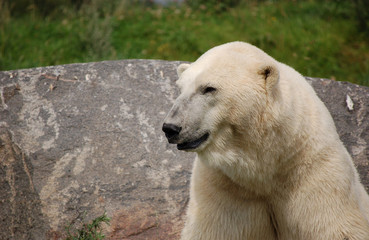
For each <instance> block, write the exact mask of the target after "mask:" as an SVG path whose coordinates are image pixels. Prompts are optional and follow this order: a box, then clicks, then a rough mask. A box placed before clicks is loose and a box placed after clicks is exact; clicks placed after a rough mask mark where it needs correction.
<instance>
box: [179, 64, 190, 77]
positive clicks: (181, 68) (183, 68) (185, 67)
mask: <svg viewBox="0 0 369 240" xmlns="http://www.w3.org/2000/svg"><path fill="white" fill-rule="evenodd" d="M189 66H190V64H188V63H182V64H181V65H179V66H178V68H177V75H178V77H180V76H181V75H182V73H183V72H184V71H185V70H186V69H187V68H188V67H189Z"/></svg>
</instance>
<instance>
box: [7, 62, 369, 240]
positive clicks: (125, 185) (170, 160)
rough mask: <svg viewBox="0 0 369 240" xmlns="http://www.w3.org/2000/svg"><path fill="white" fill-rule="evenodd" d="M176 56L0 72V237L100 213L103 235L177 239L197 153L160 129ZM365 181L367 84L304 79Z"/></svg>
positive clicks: (50, 234)
mask: <svg viewBox="0 0 369 240" xmlns="http://www.w3.org/2000/svg"><path fill="white" fill-rule="evenodd" d="M178 65H179V62H167V61H158V60H123V61H109V62H99V63H86V64H71V65H64V66H53V67H43V68H33V69H24V70H16V71H6V72H0V94H1V95H0V239H17V240H18V239H37V240H39V239H40V240H42V239H63V237H64V236H65V235H63V234H64V233H65V231H64V228H65V226H67V225H68V224H70V223H71V222H79V221H80V220H81V219H82V218H83V216H85V217H84V218H85V221H88V220H91V219H93V218H95V217H97V216H100V215H102V214H103V213H104V211H106V213H107V215H108V216H110V217H111V218H112V220H111V224H110V226H106V227H105V233H106V236H107V239H132V240H133V239H135V240H138V239H151V240H152V239H178V236H179V233H180V230H181V228H182V224H183V221H182V216H183V214H184V211H185V209H186V204H187V201H188V187H189V178H190V171H191V165H192V160H193V158H194V154H190V153H183V152H179V151H177V150H176V149H175V146H171V145H169V144H168V143H167V141H166V139H165V137H164V135H163V134H162V132H161V124H162V120H163V119H164V117H165V114H166V112H167V111H168V110H169V109H170V107H171V105H172V103H173V101H174V99H175V98H176V96H177V94H178V92H177V89H176V87H175V83H174V82H175V80H176V67H177V66H178ZM308 81H309V82H310V83H311V84H312V85H313V87H314V88H315V90H316V91H317V93H318V95H319V96H320V97H321V99H322V100H323V101H324V102H325V103H326V105H327V107H328V109H329V110H330V111H331V113H332V115H333V118H334V120H335V122H336V125H337V128H338V132H339V134H340V136H341V139H342V141H343V142H344V143H345V145H346V146H347V148H348V150H349V152H350V153H351V155H352V156H353V159H354V161H355V163H356V165H357V167H358V170H359V172H360V174H361V177H362V181H363V183H364V184H365V185H366V187H367V189H368V187H369V88H367V87H362V86H357V85H353V84H350V83H345V82H335V81H331V80H326V79H316V78H308Z"/></svg>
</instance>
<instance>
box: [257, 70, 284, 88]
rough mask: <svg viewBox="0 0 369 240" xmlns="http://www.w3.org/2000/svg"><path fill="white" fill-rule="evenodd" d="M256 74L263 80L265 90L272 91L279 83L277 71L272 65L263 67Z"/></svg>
mask: <svg viewBox="0 0 369 240" xmlns="http://www.w3.org/2000/svg"><path fill="white" fill-rule="evenodd" d="M258 73H259V74H260V75H261V76H262V78H263V79H264V81H265V86H266V87H267V89H273V87H274V86H275V85H276V84H277V83H278V81H279V71H278V69H277V67H275V66H274V65H266V66H263V67H262V68H261V69H260V70H259V72H258Z"/></svg>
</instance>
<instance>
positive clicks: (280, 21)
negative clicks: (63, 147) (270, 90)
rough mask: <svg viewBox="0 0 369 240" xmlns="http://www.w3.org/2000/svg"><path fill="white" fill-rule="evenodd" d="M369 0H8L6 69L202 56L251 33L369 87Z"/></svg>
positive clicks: (301, 67)
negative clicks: (180, 0)
mask: <svg viewBox="0 0 369 240" xmlns="http://www.w3.org/2000/svg"><path fill="white" fill-rule="evenodd" d="M367 6H369V0H346V1H344V0H341V1H340V0H335V1H329V0H326V1H318V0H305V1H298V0H295V1H292V0H280V1H277V0H274V1H272V0H269V1H268V0H264V1H260V0H259V1H257V0H248V1H247V0H223V1H221V0H209V1H205V0H188V1H186V4H170V5H167V6H160V5H155V4H153V3H151V2H150V1H144V0H141V1H134V0H109V1H105V0H33V1H29V0H0V70H10V69H19V68H29V67H36V66H45V65H57V64H65V63H74V62H90V61H101V60H113V59H128V58H145V59H167V60H185V61H194V60H195V59H196V58H197V57H199V56H200V55H201V54H202V53H203V52H204V51H206V50H208V49H209V48H211V47H213V46H215V45H219V44H222V43H224V42H229V41H235V40H241V41H247V42H250V43H252V44H254V45H256V46H258V47H260V48H262V49H263V50H264V51H266V52H267V53H268V54H270V55H272V56H273V57H275V58H276V59H278V60H279V61H281V62H284V63H286V64H288V65H291V66H293V67H294V68H296V69H297V70H298V71H299V72H301V73H302V74H304V75H306V76H311V77H324V78H332V79H337V80H342V81H351V82H354V83H359V84H364V85H368V86H369V40H368V39H369V30H368V29H369V28H368V26H369V13H368V11H369V10H368V7H367Z"/></svg>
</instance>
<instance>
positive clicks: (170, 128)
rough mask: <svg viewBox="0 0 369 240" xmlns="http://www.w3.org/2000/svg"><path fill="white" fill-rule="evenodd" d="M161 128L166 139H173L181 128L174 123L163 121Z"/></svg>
mask: <svg viewBox="0 0 369 240" xmlns="http://www.w3.org/2000/svg"><path fill="white" fill-rule="evenodd" d="M162 130H163V132H165V136H166V137H167V138H168V139H173V138H175V137H176V136H178V134H179V133H180V132H181V130H182V128H181V127H178V126H176V125H174V124H170V123H164V124H163V128H162Z"/></svg>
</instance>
